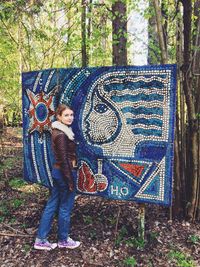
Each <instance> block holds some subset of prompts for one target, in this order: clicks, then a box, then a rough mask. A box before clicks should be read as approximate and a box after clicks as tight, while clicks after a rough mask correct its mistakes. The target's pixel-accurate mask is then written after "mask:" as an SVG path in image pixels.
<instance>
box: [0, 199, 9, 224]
mask: <svg viewBox="0 0 200 267" xmlns="http://www.w3.org/2000/svg"><path fill="white" fill-rule="evenodd" d="M9 216H10V209H9V207H8V203H7V202H2V203H1V205H0V222H3V221H4V220H5V219H6V218H7V217H9Z"/></svg>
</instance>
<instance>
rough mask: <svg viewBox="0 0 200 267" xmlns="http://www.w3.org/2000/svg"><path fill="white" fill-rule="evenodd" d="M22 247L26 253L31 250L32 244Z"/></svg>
mask: <svg viewBox="0 0 200 267" xmlns="http://www.w3.org/2000/svg"><path fill="white" fill-rule="evenodd" d="M22 249H23V251H24V252H25V253H28V252H29V251H30V250H31V246H30V245H29V244H25V245H24V246H23V248H22Z"/></svg>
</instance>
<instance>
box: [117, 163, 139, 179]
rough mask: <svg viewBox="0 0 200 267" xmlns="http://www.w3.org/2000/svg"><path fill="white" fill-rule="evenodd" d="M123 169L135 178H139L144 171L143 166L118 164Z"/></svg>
mask: <svg viewBox="0 0 200 267" xmlns="http://www.w3.org/2000/svg"><path fill="white" fill-rule="evenodd" d="M119 165H120V166H121V167H122V168H123V169H125V170H126V171H127V172H129V173H131V174H132V175H134V176H135V177H138V178H140V176H141V175H142V172H143V170H144V166H141V165H137V164H132V163H120V164H119Z"/></svg>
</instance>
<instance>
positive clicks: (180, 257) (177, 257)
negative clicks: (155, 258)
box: [168, 250, 195, 267]
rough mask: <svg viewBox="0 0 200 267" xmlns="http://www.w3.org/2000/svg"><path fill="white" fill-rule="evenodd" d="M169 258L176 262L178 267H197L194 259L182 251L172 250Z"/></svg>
mask: <svg viewBox="0 0 200 267" xmlns="http://www.w3.org/2000/svg"><path fill="white" fill-rule="evenodd" d="M168 258H169V259H170V260H172V261H174V262H175V264H176V266H177V267H195V264H194V261H193V260H192V258H191V257H190V256H188V255H186V254H184V253H183V252H181V251H178V250H171V251H170V252H169V253H168Z"/></svg>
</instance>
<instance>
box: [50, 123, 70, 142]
mask: <svg viewBox="0 0 200 267" xmlns="http://www.w3.org/2000/svg"><path fill="white" fill-rule="evenodd" d="M51 127H52V128H53V129H58V130H60V131H62V132H64V133H65V134H66V135H67V137H68V138H69V139H70V140H72V141H73V140H74V133H73V131H72V128H71V127H69V126H67V125H65V124H63V123H62V122H60V121H54V122H52V124H51Z"/></svg>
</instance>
